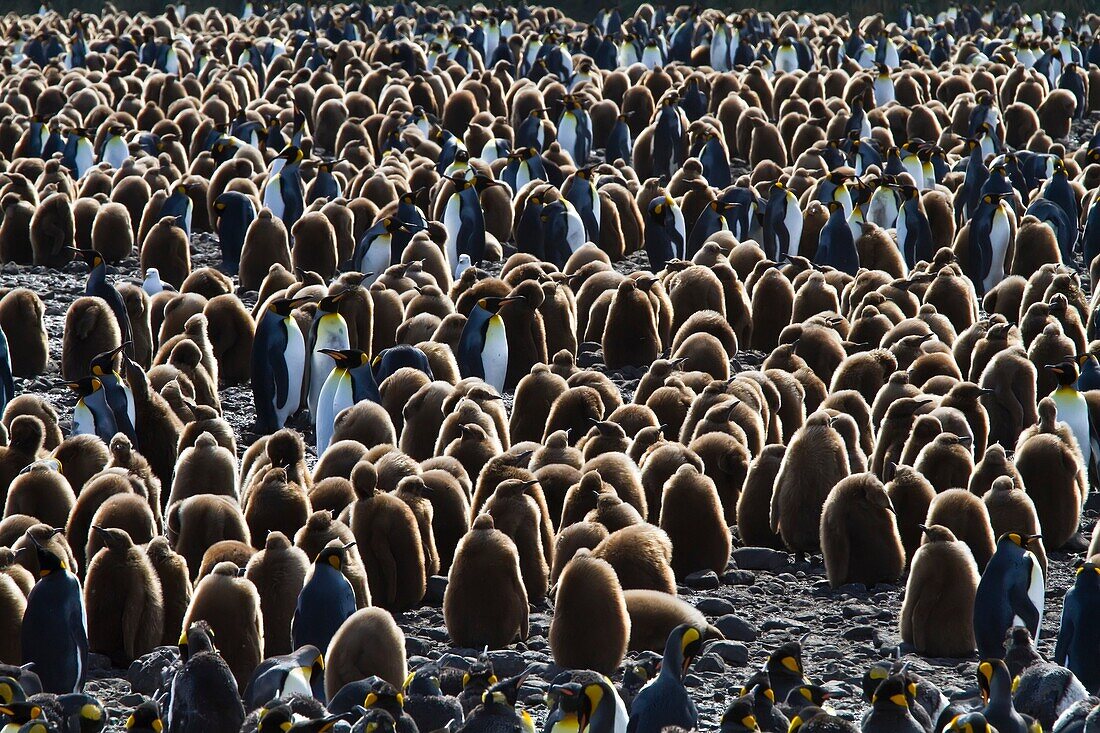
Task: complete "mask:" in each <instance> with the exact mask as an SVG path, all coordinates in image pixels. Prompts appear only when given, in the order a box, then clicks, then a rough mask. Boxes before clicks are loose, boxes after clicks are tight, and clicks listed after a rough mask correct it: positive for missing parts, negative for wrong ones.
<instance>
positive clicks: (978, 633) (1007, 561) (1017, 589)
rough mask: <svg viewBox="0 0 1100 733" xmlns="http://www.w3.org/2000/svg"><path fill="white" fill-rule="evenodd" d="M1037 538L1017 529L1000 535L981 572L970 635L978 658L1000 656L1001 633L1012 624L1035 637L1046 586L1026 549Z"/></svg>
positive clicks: (1002, 649) (1001, 645) (1036, 563)
mask: <svg viewBox="0 0 1100 733" xmlns="http://www.w3.org/2000/svg"><path fill="white" fill-rule="evenodd" d="M1037 539H1039V537H1038V536H1032V535H1022V534H1019V533H1017V532H1008V533H1006V534H1003V535H1001V538H1000V540H998V542H997V550H996V552H994V553H993V557H992V558H990V560H989V563H988V564H987V565H986V566H985V571H984V572H982V579H981V582H979V583H978V593H977V595H976V596H975V598H974V638H975V639H976V640H977V643H978V654H979V655H980V656H981V657H982V658H985V659H1001V658H1003V657H1004V653H1005V649H1004V641H1005V634H1006V633H1008V630H1009V629H1010V628H1012V627H1013V626H1024V627H1026V628H1027V630H1028V631H1030V632H1031V636H1032V638H1035V639H1038V638H1039V626H1040V624H1041V622H1042V619H1043V607H1044V605H1045V598H1046V588H1045V586H1044V583H1043V570H1042V568H1041V567H1040V566H1039V561H1038V560H1037V559H1036V557H1035V555H1034V554H1033V553H1032V552H1031V551H1030V550H1028V549H1027V545H1028V543H1030V542H1034V541H1035V540H1037Z"/></svg>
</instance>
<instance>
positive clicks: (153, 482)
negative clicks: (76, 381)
mask: <svg viewBox="0 0 1100 733" xmlns="http://www.w3.org/2000/svg"><path fill="white" fill-rule="evenodd" d="M78 437H79V436H78ZM70 440H72V438H70ZM109 450H110V465H109V467H110V468H124V469H126V471H127V472H128V473H130V474H132V475H133V476H135V477H137V478H138V479H140V480H141V483H143V484H144V485H145V493H146V497H147V498H148V501H149V508H150V509H152V511H153V518H154V519H155V520H156V523H157V527H158V529H159V530H160V531H163V526H164V517H163V516H161V506H162V500H161V492H160V479H158V478H157V477H156V475H155V474H154V473H153V469H152V468H151V467H150V466H149V461H147V460H145V456H143V455H141V453H138V452H137V451H136V450H134V444H133V443H131V442H130V439H129V438H127V437H126V436H125V435H123V434H122V433H116V434H115V437H113V438H111V445H110V448H109ZM54 457H55V458H58V460H61V456H60V455H59V454H58V453H55V454H54ZM74 463H77V464H79V463H80V461H79V459H78V460H77V461H73V460H67V461H63V462H62V464H61V466H62V469H63V470H65V471H69V470H70V469H69V468H66V464H68V466H69V467H72V465H73V464H74ZM88 463H89V465H87V466H86V467H82V468H83V471H82V472H80V473H76V474H75V476H76V477H77V478H76V479H75V480H77V481H79V482H80V488H83V486H84V484H85V483H86V482H87V479H88V478H91V477H92V476H93V475H95V474H96V473H98V472H99V471H101V470H103V468H104V466H103V465H102V464H101V463H100V462H99V460H98V458H97V459H96V460H95V461H89V462H88ZM66 475H68V476H74V474H73V473H72V472H70V473H67V474H66ZM85 476H86V477H87V478H83V477H85ZM73 480H74V479H73V478H70V479H69V483H70V484H71V483H72V482H73ZM74 488H77V487H74Z"/></svg>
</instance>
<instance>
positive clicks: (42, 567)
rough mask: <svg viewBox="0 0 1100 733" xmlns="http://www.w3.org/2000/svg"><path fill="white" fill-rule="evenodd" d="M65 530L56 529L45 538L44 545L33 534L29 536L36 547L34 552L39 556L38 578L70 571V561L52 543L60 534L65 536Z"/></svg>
mask: <svg viewBox="0 0 1100 733" xmlns="http://www.w3.org/2000/svg"><path fill="white" fill-rule="evenodd" d="M64 533H65V530H64V529H63V528H60V527H59V528H57V529H54V530H53V531H51V532H50V533H49V535H48V536H47V537H46V538H45V540H44V541H45V543H46V544H42V542H40V541H39V540H38V539H36V538H35V536H34V535H33V534H28V535H27V536H28V537H30V539H31V543H32V544H33V545H34V551H35V553H36V554H37V555H38V568H39V570H38V576H39V577H41V578H45V577H46V576H48V575H52V574H54V573H58V572H63V571H68V569H69V561H68V558H66V557H65V555H64V554H63V553H62V552H61V551H60V550H59V549H58V548H57V547H56V546H55V545H53V544H51V543H50V540H52V539H53V538H54V537H56V536H57V535H59V534H64Z"/></svg>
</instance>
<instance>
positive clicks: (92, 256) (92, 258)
mask: <svg viewBox="0 0 1100 733" xmlns="http://www.w3.org/2000/svg"><path fill="white" fill-rule="evenodd" d="M67 249H68V250H69V251H70V252H72V253H73V254H75V255H76V256H78V257H80V259H82V260H84V262H86V263H88V267H91V268H93V269H94V268H96V267H99V266H100V265H102V264H103V255H101V254H100V253H99V252H97V251H96V250H94V249H78V248H76V247H68V248H67Z"/></svg>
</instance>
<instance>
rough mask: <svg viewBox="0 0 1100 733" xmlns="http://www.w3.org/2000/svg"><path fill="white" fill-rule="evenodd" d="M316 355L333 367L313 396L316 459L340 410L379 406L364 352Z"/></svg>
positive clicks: (376, 390)
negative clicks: (359, 405)
mask: <svg viewBox="0 0 1100 733" xmlns="http://www.w3.org/2000/svg"><path fill="white" fill-rule="evenodd" d="M319 353H321V354H324V355H325V356H327V357H329V358H330V359H332V361H333V362H334V363H335V367H334V368H333V369H332V371H331V372H330V373H329V375H328V378H327V379H326V380H325V383H324V385H323V386H322V387H321V392H320V394H319V395H318V396H317V455H321V454H323V453H324V452H325V450H326V449H327V448H328V446H329V443H330V442H331V441H332V434H333V432H334V431H335V428H336V417H337V415H339V414H340V413H341V412H342V411H343V410H346V409H347V408H349V407H351V406H352V405H355V404H357V403H359V402H362V401H363V400H370V401H372V402H377V403H379V404H381V402H382V398H381V397H380V396H379V394H378V384H377V383H376V382H375V380H374V373H373V372H372V371H371V364H370V359H369V358H368V357H367V354H366V352H363V351H359V350H358V349H342V350H335V349H320V351H319Z"/></svg>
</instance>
